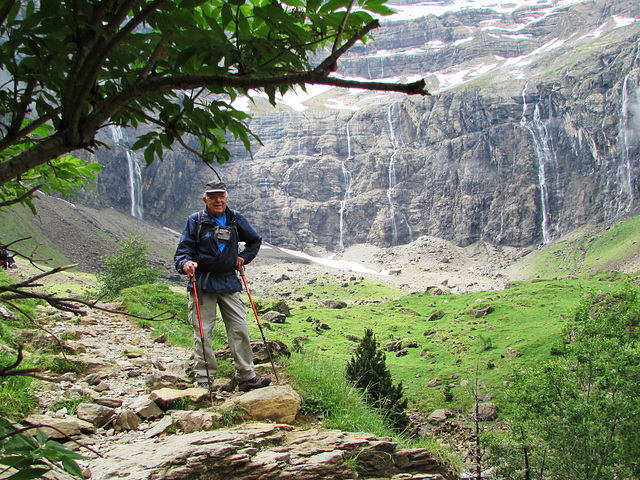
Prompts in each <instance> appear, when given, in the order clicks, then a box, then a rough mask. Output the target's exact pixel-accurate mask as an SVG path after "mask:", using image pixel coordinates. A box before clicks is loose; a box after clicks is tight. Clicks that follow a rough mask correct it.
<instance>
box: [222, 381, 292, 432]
mask: <svg viewBox="0 0 640 480" xmlns="http://www.w3.org/2000/svg"><path fill="white" fill-rule="evenodd" d="M301 402H302V400H301V398H300V395H299V394H298V392H296V391H295V390H294V389H293V388H291V386H289V385H272V386H270V387H265V388H259V389H256V390H252V391H250V392H247V393H245V394H244V395H241V396H239V397H235V398H232V399H230V400H228V401H227V402H225V405H223V407H226V408H228V407H229V406H230V405H233V406H235V407H237V408H239V409H241V410H243V411H244V412H246V413H247V415H248V416H249V417H250V418H252V419H253V420H272V421H274V422H278V423H289V424H291V423H293V422H294V420H295V418H296V415H297V414H298V411H299V410H300V403H301Z"/></svg>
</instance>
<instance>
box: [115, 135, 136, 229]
mask: <svg viewBox="0 0 640 480" xmlns="http://www.w3.org/2000/svg"><path fill="white" fill-rule="evenodd" d="M109 130H110V131H111V138H113V143H115V144H116V145H121V146H122V147H123V148H125V149H126V150H125V155H126V157H127V168H128V171H129V199H130V203H131V216H132V217H135V218H138V219H140V220H142V217H143V215H142V212H143V210H144V208H143V202H142V170H141V169H140V165H139V164H138V160H137V158H136V154H135V152H132V151H130V150H129V149H128V148H127V147H126V146H125V145H123V144H122V140H124V134H123V133H122V127H120V126H119V125H110V126H109Z"/></svg>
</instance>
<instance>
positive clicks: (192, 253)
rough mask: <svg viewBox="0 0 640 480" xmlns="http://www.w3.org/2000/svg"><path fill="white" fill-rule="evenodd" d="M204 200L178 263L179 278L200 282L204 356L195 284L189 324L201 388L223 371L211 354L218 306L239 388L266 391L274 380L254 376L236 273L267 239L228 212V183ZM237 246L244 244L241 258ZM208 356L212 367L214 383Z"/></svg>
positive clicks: (210, 188)
mask: <svg viewBox="0 0 640 480" xmlns="http://www.w3.org/2000/svg"><path fill="white" fill-rule="evenodd" d="M202 199H203V200H204V203H205V208H204V210H202V211H201V212H197V213H194V214H192V215H191V216H189V218H188V220H187V224H186V226H185V227H184V231H183V232H182V236H181V237H180V243H179V244H178V248H177V249H176V253H175V255H174V258H173V260H174V264H175V267H176V270H177V271H178V272H179V273H184V274H186V275H188V276H189V277H190V279H193V278H194V277H195V280H196V288H197V295H198V300H199V303H200V317H201V321H202V329H203V332H204V344H205V345H204V352H203V349H202V343H203V342H202V338H201V336H200V326H199V322H198V316H197V310H196V304H195V298H194V297H195V295H194V293H193V284H192V282H191V281H190V282H189V285H188V287H187V289H188V291H189V320H190V321H191V324H192V325H193V328H194V354H195V368H194V370H195V375H196V382H197V385H198V386H199V387H202V388H208V389H212V388H213V379H214V377H215V375H216V373H217V371H218V363H217V362H216V357H215V355H214V353H213V350H212V349H211V333H212V331H213V326H214V324H215V321H216V307H219V308H220V312H221V314H222V320H223V321H224V324H225V327H226V330H227V338H228V341H229V348H230V350H231V355H232V356H233V362H234V365H235V368H236V380H237V381H238V389H239V390H240V391H243V392H246V391H249V390H251V389H253V388H262V387H266V386H267V385H269V384H270V383H271V379H270V378H269V377H258V376H256V374H255V372H254V366H253V352H252V351H251V345H250V343H249V326H248V324H247V310H246V308H245V306H244V302H243V301H242V298H241V296H240V292H241V291H242V284H241V283H240V279H239V278H238V276H237V274H236V271H237V270H240V269H242V268H243V266H244V265H245V264H248V263H249V262H251V260H253V259H254V258H255V257H256V255H257V254H258V251H259V250H260V245H261V244H262V237H261V236H260V235H259V234H258V232H256V230H255V229H254V228H253V227H252V226H251V224H250V223H249V222H248V221H247V219H246V218H245V217H244V216H243V215H242V214H241V213H240V212H237V211H235V210H231V209H229V208H227V199H228V198H227V187H226V185H225V184H224V183H222V182H216V181H212V182H209V183H207V184H206V185H205V190H204V195H203V197H202ZM238 242H245V248H244V250H243V251H242V252H241V253H239V250H238ZM204 355H206V360H207V362H208V365H209V375H210V376H209V378H207V372H206V367H205V356H204Z"/></svg>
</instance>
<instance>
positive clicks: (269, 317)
mask: <svg viewBox="0 0 640 480" xmlns="http://www.w3.org/2000/svg"><path fill="white" fill-rule="evenodd" d="M286 319H287V316H286V315H285V314H284V313H280V312H276V311H274V310H270V311H268V312H267V313H265V314H264V315H263V316H262V320H263V321H264V322H271V323H284V322H285V320H286Z"/></svg>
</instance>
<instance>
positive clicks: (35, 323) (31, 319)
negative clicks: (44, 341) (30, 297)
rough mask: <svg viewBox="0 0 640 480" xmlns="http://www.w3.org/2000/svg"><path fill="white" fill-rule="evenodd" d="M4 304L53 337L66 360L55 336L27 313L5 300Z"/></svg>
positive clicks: (60, 344) (62, 346) (65, 356)
mask: <svg viewBox="0 0 640 480" xmlns="http://www.w3.org/2000/svg"><path fill="white" fill-rule="evenodd" d="M0 300H3V299H2V296H0ZM4 303H6V304H7V305H9V306H10V307H11V308H13V309H15V310H17V311H18V312H20V313H21V314H22V315H24V316H25V317H26V318H27V319H29V321H30V322H31V323H33V324H34V325H35V326H36V327H37V328H39V329H40V330H42V331H43V332H45V333H47V334H49V335H51V337H53V339H54V340H55V341H56V343H57V344H58V346H59V347H60V351H61V352H62V356H63V357H64V359H65V360H68V359H67V355H66V354H65V353H64V345H62V341H61V340H60V339H59V338H58V337H56V335H55V334H53V333H52V332H50V331H49V330H47V329H46V328H44V327H43V326H42V325H40V324H39V323H38V322H36V321H35V320H34V319H33V318H32V317H31V315H29V314H28V313H27V312H25V311H24V310H23V309H21V308H20V307H18V306H17V305H15V304H13V303H11V302H8V301H7V300H4Z"/></svg>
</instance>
